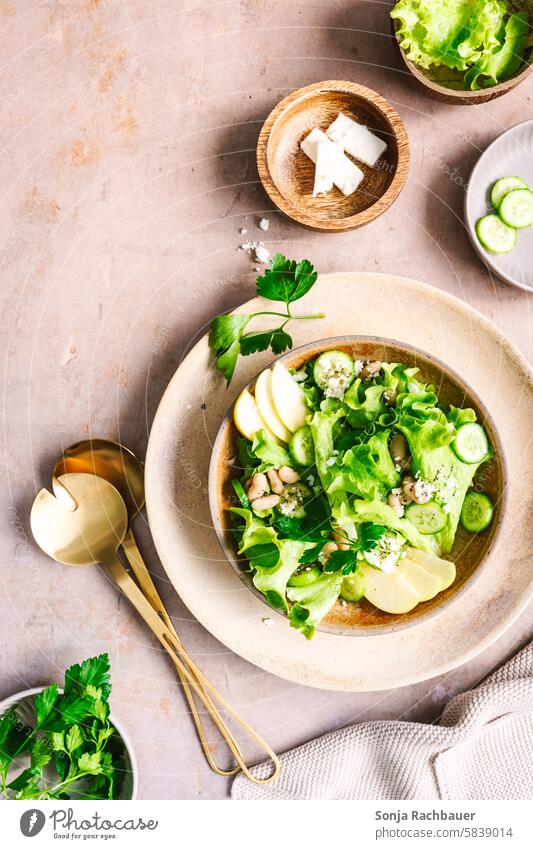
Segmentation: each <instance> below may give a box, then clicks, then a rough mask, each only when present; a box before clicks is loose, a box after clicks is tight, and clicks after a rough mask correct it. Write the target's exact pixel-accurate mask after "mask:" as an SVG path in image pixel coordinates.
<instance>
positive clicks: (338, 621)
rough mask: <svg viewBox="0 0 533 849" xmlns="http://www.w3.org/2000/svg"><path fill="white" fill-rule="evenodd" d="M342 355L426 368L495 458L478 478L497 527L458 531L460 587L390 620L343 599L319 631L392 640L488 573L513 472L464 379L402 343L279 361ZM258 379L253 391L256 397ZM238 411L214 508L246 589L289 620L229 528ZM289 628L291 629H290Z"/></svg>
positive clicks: (215, 475) (212, 471)
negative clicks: (257, 580) (259, 582)
mask: <svg viewBox="0 0 533 849" xmlns="http://www.w3.org/2000/svg"><path fill="white" fill-rule="evenodd" d="M330 350H335V351H343V352H345V353H347V354H349V355H350V356H351V357H353V358H354V359H355V360H360V361H362V362H368V361H380V362H382V363H403V364H405V365H406V366H408V367H416V368H418V369H419V373H418V374H417V378H419V379H420V380H421V381H422V382H424V383H430V384H433V386H434V387H435V393H436V394H437V396H438V400H439V404H443V405H445V406H449V405H453V406H454V407H458V408H466V407H471V408H472V409H473V410H474V412H475V414H476V418H477V421H478V422H479V424H481V425H482V427H483V428H484V430H485V432H486V434H487V437H488V440H489V443H490V445H491V447H492V450H493V456H492V457H491V459H490V460H489V461H488V462H485V463H483V465H482V466H481V468H480V469H479V471H478V473H477V475H476V476H475V477H474V481H473V489H474V492H476V491H479V492H481V491H482V492H484V493H486V494H487V495H488V496H489V498H490V500H491V501H492V503H493V505H494V515H493V520H492V523H491V524H490V525H489V526H488V528H487V529H486V530H484V532H482V533H467V532H466V531H465V530H464V528H462V527H461V526H459V528H458V530H457V533H456V535H455V538H454V542H453V547H452V549H451V551H450V553H449V555H445V556H446V557H447V558H449V559H450V560H451V561H453V562H454V563H455V568H456V577H455V580H454V581H453V583H451V585H450V586H449V587H447V588H446V589H444V590H443V591H441V592H439V593H438V594H437V595H435V596H434V597H433V598H432V599H431V600H428V601H422V602H420V603H419V604H417V605H416V606H415V607H414V608H413V609H412V610H410V611H409V612H406V613H400V614H395V613H390V612H385V611H384V610H380V609H378V608H377V607H375V606H374V605H373V604H371V603H370V602H369V601H368V600H367V599H366V598H364V597H363V598H362V599H360V600H358V601H357V602H356V603H346V602H343V600H342V599H341V598H339V599H337V601H336V602H335V603H334V605H333V607H332V608H331V609H330V611H329V613H327V615H326V616H325V617H324V618H323V619H322V621H321V622H320V624H319V625H318V628H317V630H319V631H325V632H327V633H333V634H336V635H343V636H344V635H351V636H370V635H374V634H376V635H377V634H387V633H391V632H395V631H398V630H401V629H404V628H408V627H411V626H414V625H416V624H419V623H421V622H424V621H426V620H427V619H429V618H430V617H433V616H435V615H436V614H437V613H439V612H440V611H442V610H443V609H444V608H446V607H447V606H448V605H450V604H451V603H452V602H453V603H455V602H456V601H457V600H458V599H459V598H460V597H461V595H462V594H463V593H464V592H466V591H467V590H468V588H469V587H470V586H471V585H472V584H473V582H474V581H476V580H477V579H478V578H479V576H480V575H481V574H482V573H483V571H484V569H483V567H484V564H485V563H486V561H487V558H488V555H489V553H490V552H491V550H492V549H493V547H494V546H495V543H496V540H497V537H498V535H499V532H500V528H501V524H502V519H503V515H504V511H505V503H506V471H505V459H504V453H503V447H502V442H501V439H500V437H499V434H498V432H497V430H496V427H495V424H494V422H493V420H492V418H491V416H490V414H489V412H488V410H487V409H486V407H485V406H484V404H483V402H482V400H481V399H480V398H478V397H477V395H476V394H475V393H474V392H473V390H472V389H471V388H470V387H469V386H468V385H467V384H466V382H465V381H464V380H463V379H462V377H461V376H460V375H459V374H458V373H457V372H455V371H453V370H452V369H451V368H449V367H448V366H446V365H445V364H444V363H443V362H441V361H440V360H438V359H437V358H435V357H433V356H431V355H429V354H427V353H425V352H423V351H421V350H419V349H417V348H415V347H413V346H411V345H408V344H406V343H403V342H398V341H395V340H392V339H384V338H380V337H371V336H342V337H335V338H330V339H324V340H320V341H317V342H312V343H309V344H307V345H304V346H302V347H300V348H297V349H294V350H292V351H290V352H288V353H286V354H284V355H283V356H281V357H279V358H278V360H276V362H279V363H282V364H283V365H284V366H285V367H286V368H287V369H291V370H293V369H294V370H300V369H302V368H303V367H304V366H305V365H306V363H307V362H308V361H309V360H314V359H315V358H316V357H317V356H318V355H320V354H322V353H323V352H326V351H330ZM256 380H257V378H256V379H254V380H252V381H251V382H250V383H249V384H248V386H247V389H248V390H249V391H250V392H252V391H253V390H254V388H255V384H256ZM238 436H239V433H238V431H237V428H236V426H235V423H234V416H233V407H232V408H231V409H230V410H229V411H228V413H227V414H226V416H225V418H224V419H223V421H222V423H221V425H220V428H219V431H218V434H217V437H216V440H215V442H214V445H213V451H212V456H211V463H210V468H209V481H208V490H209V505H210V511H211V516H212V520H213V526H214V528H215V531H216V534H217V537H218V540H219V543H220V545H221V547H222V549H223V551H224V554H225V556H226V558H227V560H228V561H229V563H230V564H231V566H232V567H233V569H234V570H235V572H236V573H237V575H238V576H239V577H240V578H241V580H242V581H243V582H244V583H245V584H246V586H247V587H248V588H249V589H250V590H251V591H252V592H253V593H254V594H255V595H257V597H258V598H260V599H261V600H262V601H263V602H264V603H265V610H267V609H268V610H272V611H275V612H278V613H280V612H281V614H282V615H284V616H285V613H283V612H282V611H279V610H278V609H277V608H272V607H271V606H270V605H268V604H267V601H266V599H265V596H264V595H263V594H262V593H261V592H259V590H258V589H257V588H256V587H255V586H254V584H253V583H252V581H251V580H250V569H249V565H248V561H247V560H246V559H245V558H244V557H243V556H242V555H241V556H239V554H238V553H237V545H236V542H235V537H234V532H233V530H232V524H231V521H230V518H231V516H230V513H229V511H230V509H231V508H235V507H236V506H239V504H238V499H237V496H236V494H235V491H234V488H233V485H232V480H233V479H235V478H236V477H238V476H239V470H238V467H237V468H236V461H235V458H236V455H237V437H238ZM288 625H289V623H288V622H287V627H288Z"/></svg>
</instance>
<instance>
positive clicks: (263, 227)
mask: <svg viewBox="0 0 533 849" xmlns="http://www.w3.org/2000/svg"><path fill="white" fill-rule="evenodd" d="M269 226H270V221H269V220H268V218H261V219H260V221H259V229H260V230H265V231H266V230H268V228H269Z"/></svg>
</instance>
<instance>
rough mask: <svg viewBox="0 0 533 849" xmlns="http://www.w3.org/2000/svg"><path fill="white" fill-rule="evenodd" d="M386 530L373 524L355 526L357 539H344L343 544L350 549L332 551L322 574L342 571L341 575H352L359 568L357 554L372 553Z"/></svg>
mask: <svg viewBox="0 0 533 849" xmlns="http://www.w3.org/2000/svg"><path fill="white" fill-rule="evenodd" d="M386 531H387V528H385V527H384V526H383V525H377V524H375V523H374V522H361V524H360V525H357V539H356V540H351V539H348V538H346V539H345V540H343V542H344V543H345V544H346V545H349V546H350V547H349V548H348V549H346V550H345V551H340V550H339V551H333V552H332V553H331V554H330V556H329V558H328V561H327V563H326V565H325V566H324V572H338V571H339V570H340V571H342V574H343V575H353V573H354V572H356V571H357V569H358V568H359V558H358V556H357V555H358V554H359V552H361V553H363V552H365V551H372V550H373V549H374V548H375V547H376V546H377V544H378V542H379V540H380V539H381V537H382V536H383V534H384V533H386Z"/></svg>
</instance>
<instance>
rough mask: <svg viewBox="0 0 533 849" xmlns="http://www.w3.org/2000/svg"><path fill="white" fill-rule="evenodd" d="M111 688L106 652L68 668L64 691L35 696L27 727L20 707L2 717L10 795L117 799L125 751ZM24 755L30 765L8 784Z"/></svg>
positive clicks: (2, 756)
mask: <svg viewBox="0 0 533 849" xmlns="http://www.w3.org/2000/svg"><path fill="white" fill-rule="evenodd" d="M110 691H111V685H110V683H109V658H108V656H107V654H102V655H100V656H99V657H93V658H89V659H88V660H85V661H83V663H80V664H75V665H74V666H71V667H70V669H67V671H66V673H65V690H64V693H63V694H60V693H59V689H58V686H57V684H50V686H49V687H47V688H46V690H43V692H42V693H39V694H38V695H37V696H36V697H35V700H34V704H33V707H34V723H33V726H32V727H27V726H24V725H22V723H21V722H20V720H19V719H18V716H17V712H16V709H15V708H11V709H10V710H8V711H7V713H5V714H4V715H3V716H2V717H1V718H0V782H1V792H2V794H3V796H4V798H5V799H106V798H107V799H113V798H115V790H116V784H115V782H116V770H117V767H118V765H119V761H120V759H121V754H120V751H117V747H116V742H117V741H116V730H115V728H114V727H113V725H111V723H110V722H109V704H108V698H109V693H110ZM20 754H24V755H27V756H28V757H29V766H27V767H26V769H23V770H22V771H21V772H20V773H19V774H18V775H17V776H16V777H15V778H13V779H12V780H11V781H10V782H9V783H8V779H7V775H8V771H9V770H10V768H11V767H12V764H13V761H14V760H15V758H17V756H19V755H20ZM45 767H46V770H45ZM121 768H122V769H123V768H124V767H123V766H122V767H121ZM45 772H46V776H45V774H44V773H45Z"/></svg>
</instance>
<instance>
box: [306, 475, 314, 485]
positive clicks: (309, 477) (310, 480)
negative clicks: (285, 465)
mask: <svg viewBox="0 0 533 849" xmlns="http://www.w3.org/2000/svg"><path fill="white" fill-rule="evenodd" d="M305 482H306V483H307V484H309V486H313V484H314V482H315V476H314V475H307V477H306V479H305Z"/></svg>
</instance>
